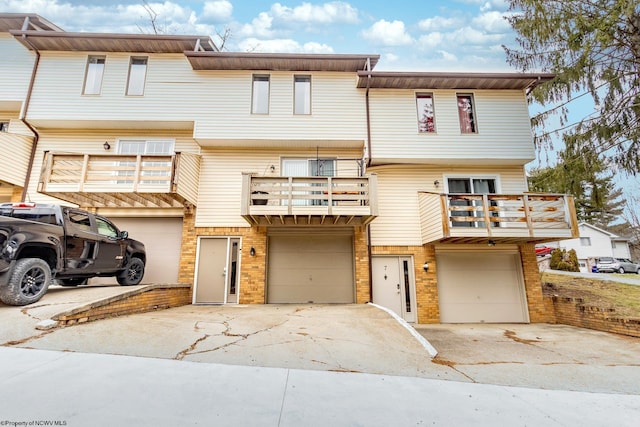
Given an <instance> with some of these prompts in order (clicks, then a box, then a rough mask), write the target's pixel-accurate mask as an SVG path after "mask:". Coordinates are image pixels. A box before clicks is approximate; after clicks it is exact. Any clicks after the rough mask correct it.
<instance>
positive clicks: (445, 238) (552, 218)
mask: <svg viewBox="0 0 640 427" xmlns="http://www.w3.org/2000/svg"><path fill="white" fill-rule="evenodd" d="M419 204H420V221H421V228H422V241H423V243H432V242H455V243H481V242H483V243H486V242H488V240H491V241H493V242H503V243H508V242H512V243H523V242H531V243H535V242H544V241H551V240H561V239H571V238H575V237H578V235H579V232H578V225H577V218H576V212H575V207H574V203H573V197H572V196H568V195H565V194H545V193H523V194H436V193H427V192H424V193H420V194H419Z"/></svg>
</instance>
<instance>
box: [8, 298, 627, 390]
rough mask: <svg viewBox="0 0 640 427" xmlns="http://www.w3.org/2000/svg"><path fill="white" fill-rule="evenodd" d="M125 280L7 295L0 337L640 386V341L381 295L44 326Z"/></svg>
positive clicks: (561, 386) (599, 386)
mask: <svg viewBox="0 0 640 427" xmlns="http://www.w3.org/2000/svg"><path fill="white" fill-rule="evenodd" d="M120 289H122V288H121V287H118V286H115V287H109V286H104V287H95V288H91V287H88V288H78V289H57V290H56V289H52V291H51V292H50V293H49V294H47V296H46V298H43V300H42V301H41V302H39V303H37V304H33V305H31V306H27V307H10V306H4V305H1V304H0V322H2V324H3V325H7V326H6V327H3V328H0V345H4V346H7V347H21V348H34V349H43V350H61V351H71V352H81V353H100V354H117V355H128V356H142V357H152V358H162V359H174V360H184V361H193V362H202V363H223V364H232V365H245V366H262V367H277V368H292V369H309V370H323V371H335V372H358V373H369V374H384V375H394V376H407V377H419V378H431V379H445V380H455V381H463V382H477V383H486V384H497V385H511V386H524V387H536V388H544V389H557V390H574V391H598V392H605V393H626V394H639V395H640V356H639V355H640V339H636V338H629V337H624V336H619V335H614V334H608V333H603V332H598V331H592V330H587V329H580V328H574V327H569V326H564V325H547V324H532V325H522V324H517V325H513V324H509V325H495V324H482V325H477V324H474V325H416V326H415V330H414V329H412V328H411V327H408V325H406V324H403V323H402V322H399V321H398V320H397V319H395V318H393V317H392V316H391V315H389V314H388V313H387V312H385V311H383V310H381V309H379V308H377V307H376V306H373V305H362V304H360V305H251V306H244V305H238V306H233V305H227V306H192V305H189V306H183V307H178V308H173V309H169V310H161V311H156V312H151V313H143V314H135V315H129V316H122V317H115V318H111V319H105V320H100V321H96V322H89V323H86V324H79V325H74V326H70V327H62V328H56V329H52V330H46V331H39V330H36V329H35V325H36V324H37V323H38V322H40V321H42V320H44V319H47V318H49V317H51V316H52V315H54V314H56V313H57V312H60V311H64V310H66V309H69V308H70V306H71V305H73V303H74V301H76V303H82V302H85V301H86V300H87V299H88V298H92V297H95V296H98V294H99V295H102V294H105V295H106V296H109V295H110V294H112V293H113V292H120ZM9 325H10V326H9ZM416 331H418V332H419V334H420V335H422V336H423V337H424V338H426V339H427V340H428V341H429V342H430V343H431V344H432V345H433V347H435V348H436V349H437V351H438V352H439V354H438V357H436V358H435V359H433V360H432V358H431V356H430V355H429V352H428V349H427V348H426V347H425V346H424V343H422V342H420V340H419V339H417V338H416V335H418V334H416ZM412 333H413V334H412Z"/></svg>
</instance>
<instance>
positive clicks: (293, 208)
mask: <svg viewBox="0 0 640 427" xmlns="http://www.w3.org/2000/svg"><path fill="white" fill-rule="evenodd" d="M376 192H377V180H376V176H375V174H372V175H369V176H365V177H353V178H346V177H324V176H316V177H291V176H289V177H268V178H267V177H256V176H253V175H252V174H244V175H243V184H242V208H241V213H242V217H243V218H244V219H246V220H247V222H249V223H250V224H251V225H259V226H276V225H280V226H282V225H286V226H289V225H291V226H295V225H307V226H308V225H313V226H362V225H366V224H368V223H370V222H371V221H373V220H374V219H375V217H376V216H377V215H378V208H377V194H376Z"/></svg>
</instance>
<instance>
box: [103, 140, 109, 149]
mask: <svg viewBox="0 0 640 427" xmlns="http://www.w3.org/2000/svg"><path fill="white" fill-rule="evenodd" d="M102 148H104V151H109V150H110V149H111V144H109V142H107V141H105V142H104V144H102Z"/></svg>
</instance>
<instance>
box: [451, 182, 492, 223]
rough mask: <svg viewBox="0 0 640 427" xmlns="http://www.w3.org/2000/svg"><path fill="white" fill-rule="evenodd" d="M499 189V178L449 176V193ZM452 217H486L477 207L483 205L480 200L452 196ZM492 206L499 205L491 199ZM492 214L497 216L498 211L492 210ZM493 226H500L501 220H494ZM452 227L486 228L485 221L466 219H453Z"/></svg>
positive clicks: (489, 191) (482, 192)
mask: <svg viewBox="0 0 640 427" xmlns="http://www.w3.org/2000/svg"><path fill="white" fill-rule="evenodd" d="M496 189H497V179H496V178H494V177H450V178H447V192H448V193H449V194H495V193H496ZM450 203H451V206H452V207H453V208H454V209H453V210H452V211H451V217H484V214H483V213H482V211H481V210H478V209H476V207H478V206H482V201H480V200H464V199H458V200H456V199H455V198H452V199H451V201H450ZM491 206H498V204H497V202H495V201H491ZM491 214H492V216H495V217H497V216H498V212H492V213H491ZM491 225H492V227H499V226H500V223H499V222H492V223H491ZM451 226H452V227H480V228H484V227H485V223H484V221H475V220H469V221H467V220H464V221H453V220H452V221H451Z"/></svg>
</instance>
